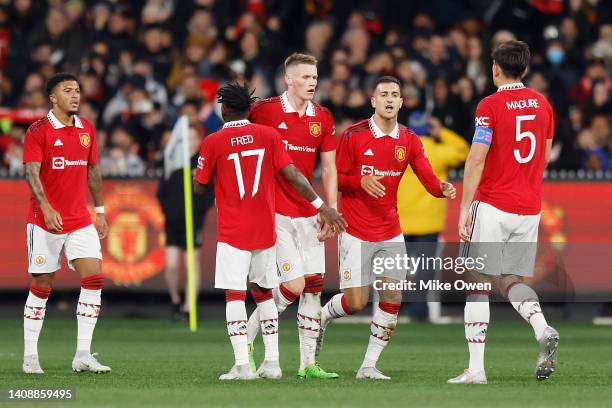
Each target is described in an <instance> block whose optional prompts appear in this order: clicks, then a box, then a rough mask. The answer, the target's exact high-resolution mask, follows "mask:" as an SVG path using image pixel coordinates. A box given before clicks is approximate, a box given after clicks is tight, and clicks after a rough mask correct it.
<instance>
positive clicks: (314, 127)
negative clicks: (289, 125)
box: [308, 122, 321, 137]
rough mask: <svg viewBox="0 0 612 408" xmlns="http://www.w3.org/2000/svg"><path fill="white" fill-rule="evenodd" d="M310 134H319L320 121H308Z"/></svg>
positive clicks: (315, 135) (317, 135)
mask: <svg viewBox="0 0 612 408" xmlns="http://www.w3.org/2000/svg"><path fill="white" fill-rule="evenodd" d="M308 128H309V129H310V134H311V135H312V136H314V137H319V136H321V122H308Z"/></svg>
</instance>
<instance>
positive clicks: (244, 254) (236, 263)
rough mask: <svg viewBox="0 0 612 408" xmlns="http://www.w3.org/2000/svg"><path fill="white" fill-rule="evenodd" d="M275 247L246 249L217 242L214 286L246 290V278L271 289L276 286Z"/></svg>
mask: <svg viewBox="0 0 612 408" xmlns="http://www.w3.org/2000/svg"><path fill="white" fill-rule="evenodd" d="M275 261H276V248H275V247H274V246H272V247H270V248H267V249H257V250H252V251H247V250H243V249H238V248H235V247H233V246H231V245H230V244H227V243H225V242H218V243H217V258H216V266H215V288H217V289H230V290H247V280H248V281H249V282H253V283H256V284H258V285H259V286H261V287H262V288H266V289H272V288H275V287H276V286H278V284H279V281H278V278H279V277H278V274H277V272H276V263H275Z"/></svg>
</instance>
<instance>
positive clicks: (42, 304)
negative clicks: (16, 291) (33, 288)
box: [25, 292, 48, 307]
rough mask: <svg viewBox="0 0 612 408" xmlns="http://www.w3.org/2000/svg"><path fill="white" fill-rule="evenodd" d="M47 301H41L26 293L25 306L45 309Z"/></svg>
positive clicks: (30, 293)
mask: <svg viewBox="0 0 612 408" xmlns="http://www.w3.org/2000/svg"><path fill="white" fill-rule="evenodd" d="M47 300H48V298H47V299H41V298H39V297H38V296H36V295H35V294H33V293H32V292H29V293H28V298H27V299H26V303H25V304H26V306H33V307H45V306H46V305H47Z"/></svg>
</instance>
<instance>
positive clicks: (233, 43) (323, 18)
mask: <svg viewBox="0 0 612 408" xmlns="http://www.w3.org/2000/svg"><path fill="white" fill-rule="evenodd" d="M4 3H7V2H6V1H5V2H4ZM481 3H482V2H480V1H479V2H452V1H446V2H444V4H445V6H444V7H440V4H442V3H439V2H437V3H436V2H433V3H431V2H429V1H428V0H413V1H410V2H394V5H395V7H396V8H397V10H398V13H397V14H399V15H401V16H404V17H401V18H400V17H399V15H393V14H394V13H393V12H392V11H391V12H390V11H389V10H385V9H384V4H385V3H384V2H364V1H357V2H337V1H326V2H316V1H315V2H312V1H310V2H288V1H287V2H282V1H242V2H229V1H215V0H181V1H166V0H140V1H125V0H114V1H108V0H88V1H83V0H69V1H68V0H53V1H48V2H46V1H42V0H40V1H32V0H17V1H13V2H8V4H10V5H8V6H6V7H3V8H0V106H2V107H9V108H11V109H37V108H38V109H40V110H39V111H37V112H38V113H40V112H44V111H46V110H47V108H48V107H47V106H46V103H47V102H46V98H44V94H42V93H41V92H40V89H39V88H40V83H41V82H43V81H44V80H46V79H47V78H49V77H51V76H52V75H53V74H55V73H56V72H57V71H58V70H69V71H71V72H73V73H75V74H76V75H78V77H79V78H80V79H81V82H82V90H83V98H82V100H83V102H87V101H90V102H93V103H94V104H95V106H96V108H98V109H99V110H100V111H101V112H103V114H102V115H101V120H100V121H98V124H97V126H98V129H97V130H98V132H101V131H106V132H110V131H111V130H112V129H113V128H114V127H115V126H116V124H117V123H122V124H123V125H126V121H127V120H128V118H129V117H130V116H131V115H133V114H134V112H132V110H131V107H130V101H129V95H130V94H131V93H132V92H133V91H134V89H136V88H143V89H144V90H145V91H146V92H147V95H148V96H147V99H148V100H149V102H150V104H147V103H144V102H143V104H142V106H145V105H148V106H151V105H152V106H153V107H154V108H153V111H155V112H157V111H163V112H164V113H165V115H164V118H163V120H162V122H163V125H162V124H159V125H160V126H159V131H161V130H162V129H165V128H167V126H168V123H171V122H173V121H174V120H175V118H176V116H177V114H178V112H179V110H180V109H181V107H182V106H183V105H184V104H185V103H187V101H189V103H191V102H193V101H196V100H199V106H198V115H197V117H198V121H199V125H200V126H201V125H202V123H206V127H207V129H209V130H211V129H213V128H215V127H217V126H218V125H219V124H218V120H219V117H218V114H216V113H215V102H214V98H213V97H211V96H210V95H208V94H207V92H209V91H210V89H212V88H216V87H218V86H219V85H220V84H223V83H224V82H226V81H229V80H234V79H246V80H248V81H250V83H251V87H252V88H253V87H254V88H255V89H256V93H255V95H256V96H258V97H268V96H270V95H277V94H279V93H281V92H282V89H283V87H284V84H283V81H282V62H283V60H284V58H285V57H286V55H287V54H288V53H290V52H291V50H300V49H302V50H306V51H308V52H310V53H312V54H313V55H315V56H316V57H317V59H318V60H319V75H320V77H319V92H318V94H317V98H318V100H319V101H324V102H325V103H326V104H327V103H329V104H330V105H329V107H330V108H331V109H333V111H334V114H336V115H338V117H337V118H336V121H337V122H338V123H340V122H343V121H344V120H346V119H350V120H352V121H355V120H357V119H359V118H360V117H362V116H363V115H364V114H366V111H368V112H369V110H368V109H369V108H368V98H369V96H370V90H369V88H370V86H371V85H370V84H371V81H372V79H373V78H374V77H376V76H377V75H380V74H382V73H385V74H386V73H389V74H395V75H397V76H399V77H400V78H401V80H402V85H403V87H402V92H403V95H404V98H405V101H404V107H403V109H402V110H401V111H400V120H401V121H402V123H407V121H408V117H409V116H410V114H411V113H413V112H415V111H427V112H432V113H433V114H434V116H436V117H438V118H440V120H441V121H442V122H443V125H444V126H445V127H447V128H449V129H452V130H454V131H455V132H457V133H459V134H460V135H461V136H463V137H465V138H466V139H469V138H470V134H471V129H472V126H473V124H472V123H471V121H472V115H473V104H474V102H475V101H477V100H480V99H481V98H482V97H484V96H486V95H487V94H489V93H492V92H494V91H495V89H494V87H493V86H492V84H491V81H490V78H489V77H490V75H489V69H488V68H487V67H488V66H489V65H490V62H489V58H490V57H489V54H490V50H491V48H492V47H493V46H494V45H496V44H498V43H500V42H503V41H507V40H509V39H515V38H517V37H518V38H520V39H522V40H527V41H528V42H529V43H530V46H531V49H532V54H533V64H532V67H531V69H532V70H533V71H537V72H539V73H541V74H532V75H531V78H533V80H531V82H533V83H534V84H538V85H542V86H543V85H545V83H546V84H547V92H548V96H549V98H550V100H551V102H552V103H553V105H554V108H555V112H556V114H557V118H558V120H557V125H558V129H557V132H558V134H557V135H556V137H555V139H559V140H560V141H561V142H562V143H561V144H559V143H557V146H558V149H561V150H562V151H561V150H559V152H560V153H559V154H558V156H557V160H556V161H555V162H554V163H552V165H553V167H556V168H580V167H582V164H581V161H582V159H578V160H577V161H576V160H573V159H571V160H566V157H570V158H573V157H574V156H573V155H572V154H570V155H569V156H566V154H567V152H568V150H567V149H572V150H571V151H572V152H577V153H578V155H579V156H580V155H581V154H582V151H581V149H580V146H579V143H578V134H579V133H580V132H579V131H576V130H570V129H571V128H572V125H570V121H569V119H567V118H568V117H569V109H570V107H571V106H574V107H575V108H572V109H578V110H580V112H579V113H578V112H575V113H573V114H574V115H575V116H577V115H578V114H580V115H581V116H582V117H583V118H584V120H585V121H586V122H587V123H589V124H590V121H591V119H592V118H593V117H595V116H598V115H600V114H603V115H605V117H606V119H607V120H608V123H609V121H610V102H609V94H610V92H611V91H612V78H610V74H609V73H610V67H611V66H612V24H610V18H611V13H610V11H609V9H610V7H606V6H607V5H608V4H607V3H608V2H606V1H603V0H599V1H584V0H571V1H568V2H560V1H559V2H555V3H558V4H555V6H556V7H558V9H557V10H555V11H554V12H552V11H551V9H549V8H546V7H544V8H543V6H542V3H543V2H527V1H524V2H519V3H520V4H518V3H517V4H514V3H513V2H501V3H500V5H499V7H498V8H486V7H480V6H479V4H481ZM381 5H382V6H381ZM85 6H87V9H86V8H85ZM393 10H395V8H394V9H393ZM514 11H517V12H516V13H515V12H514ZM428 13H430V14H428ZM431 13H436V14H431ZM485 13H488V14H486V15H485ZM406 15H411V16H414V18H413V19H412V21H409V22H408V23H407V24H406V22H405V21H404V19H405V16H406ZM39 23H40V24H39ZM495 27H504V29H502V30H498V31H492V28H494V29H495V30H496V28H495ZM3 44H6V45H3ZM332 44H334V47H335V48H333V49H331V48H330V47H331V46H332ZM336 44H340V46H337V45H336ZM5 49H6V50H5ZM542 78H543V79H545V81H542V80H541V79H542ZM207 89H208V91H207ZM137 93H140V92H139V91H138V92H137ZM212 94H213V95H214V92H213V93H212ZM157 107H159V109H157ZM149 113H151V112H149ZM43 114H44V113H43ZM141 114H142V112H141ZM9 116H10V115H9ZM153 116H154V122H156V121H157V120H158V119H159V117H158V116H159V115H153ZM32 119H34V118H32ZM155 126H157V125H155ZM145 128H146V127H145ZM129 131H130V133H131V134H132V135H133V137H134V138H135V139H136V140H137V141H138V143H139V145H141V147H143V148H142V149H141V150H140V151H139V154H141V157H142V158H143V159H145V160H146V161H147V165H148V166H159V165H160V162H159V160H153V161H152V159H151V158H152V157H157V158H158V157H159V151H157V152H152V150H154V149H159V138H160V132H159V131H158V130H156V131H153V132H152V133H150V137H151V138H153V139H154V140H153V143H149V141H148V140H144V139H146V138H147V137H148V136H147V135H146V134H145V133H143V132H141V130H139V129H129ZM583 139H585V140H589V138H588V137H583ZM105 147H106V146H105ZM111 150H112V149H104V151H105V152H110V151H111ZM105 154H106V153H105ZM152 163H157V164H152ZM557 166H561V167H557ZM565 166H569V167H565Z"/></svg>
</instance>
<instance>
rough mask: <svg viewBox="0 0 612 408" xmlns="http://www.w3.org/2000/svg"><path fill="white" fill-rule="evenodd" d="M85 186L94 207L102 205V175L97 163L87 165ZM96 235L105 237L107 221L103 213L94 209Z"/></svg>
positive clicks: (101, 237)
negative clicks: (87, 188)
mask: <svg viewBox="0 0 612 408" xmlns="http://www.w3.org/2000/svg"><path fill="white" fill-rule="evenodd" d="M87 187H89V191H90V192H91V195H92V196H93V199H94V205H95V206H96V207H102V206H104V198H103V196H102V175H101V174H100V168H99V167H98V165H97V164H90V165H88V166H87ZM94 225H95V227H96V230H97V231H98V236H99V237H100V239H103V238H106V234H108V222H107V221H106V216H105V215H104V213H103V212H102V213H98V212H97V211H96V220H95V222H94Z"/></svg>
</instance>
